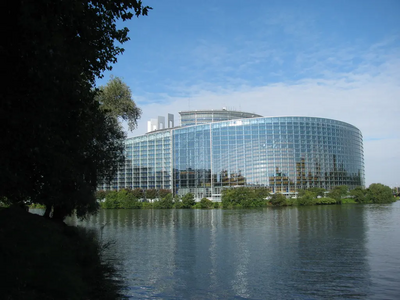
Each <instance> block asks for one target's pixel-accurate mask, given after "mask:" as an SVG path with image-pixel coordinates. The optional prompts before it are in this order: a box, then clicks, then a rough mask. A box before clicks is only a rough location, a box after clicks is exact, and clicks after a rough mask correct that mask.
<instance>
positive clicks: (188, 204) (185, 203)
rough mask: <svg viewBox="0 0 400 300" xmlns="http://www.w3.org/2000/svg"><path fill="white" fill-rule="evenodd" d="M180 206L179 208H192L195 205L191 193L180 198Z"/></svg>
mask: <svg viewBox="0 0 400 300" xmlns="http://www.w3.org/2000/svg"><path fill="white" fill-rule="evenodd" d="M181 202H182V205H181V207H180V208H192V206H193V205H195V203H196V202H195V200H194V195H193V194H192V193H187V194H186V195H184V196H183V197H182V200H181Z"/></svg>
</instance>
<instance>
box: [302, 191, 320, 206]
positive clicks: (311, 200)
mask: <svg viewBox="0 0 400 300" xmlns="http://www.w3.org/2000/svg"><path fill="white" fill-rule="evenodd" d="M316 202H317V198H316V195H315V194H314V193H313V192H310V191H304V193H303V195H302V197H300V198H298V199H297V203H298V204H299V205H314V204H316Z"/></svg>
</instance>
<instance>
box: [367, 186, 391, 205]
mask: <svg viewBox="0 0 400 300" xmlns="http://www.w3.org/2000/svg"><path fill="white" fill-rule="evenodd" d="M366 198H367V200H368V201H369V202H372V203H380V204H383V203H391V202H394V201H395V199H394V197H393V194H392V190H391V189H390V187H388V186H386V185H383V184H381V183H372V184H371V185H370V186H369V187H368V189H367V191H366Z"/></svg>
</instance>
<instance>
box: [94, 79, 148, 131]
mask: <svg viewBox="0 0 400 300" xmlns="http://www.w3.org/2000/svg"><path fill="white" fill-rule="evenodd" d="M96 99H97V101H99V103H100V104H101V108H102V109H103V110H104V111H105V112H106V113H107V114H109V115H111V116H112V117H114V118H115V119H116V120H118V118H121V119H122V120H124V121H127V122H128V127H129V130H131V131H132V130H134V129H135V128H136V126H137V120H138V119H139V118H140V115H141V114H142V111H141V109H140V108H139V107H137V106H136V104H135V102H134V101H133V100H132V93H131V90H130V88H129V87H128V86H127V85H126V83H124V82H123V81H122V80H121V78H119V77H111V79H110V80H109V81H108V83H107V85H105V86H101V87H100V92H99V93H98V95H97V97H96Z"/></svg>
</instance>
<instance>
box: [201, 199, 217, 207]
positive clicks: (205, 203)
mask: <svg viewBox="0 0 400 300" xmlns="http://www.w3.org/2000/svg"><path fill="white" fill-rule="evenodd" d="M198 204H199V206H200V208H213V207H214V203H213V202H212V201H211V200H209V199H207V198H202V199H201V200H200V202H199V203H198Z"/></svg>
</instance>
